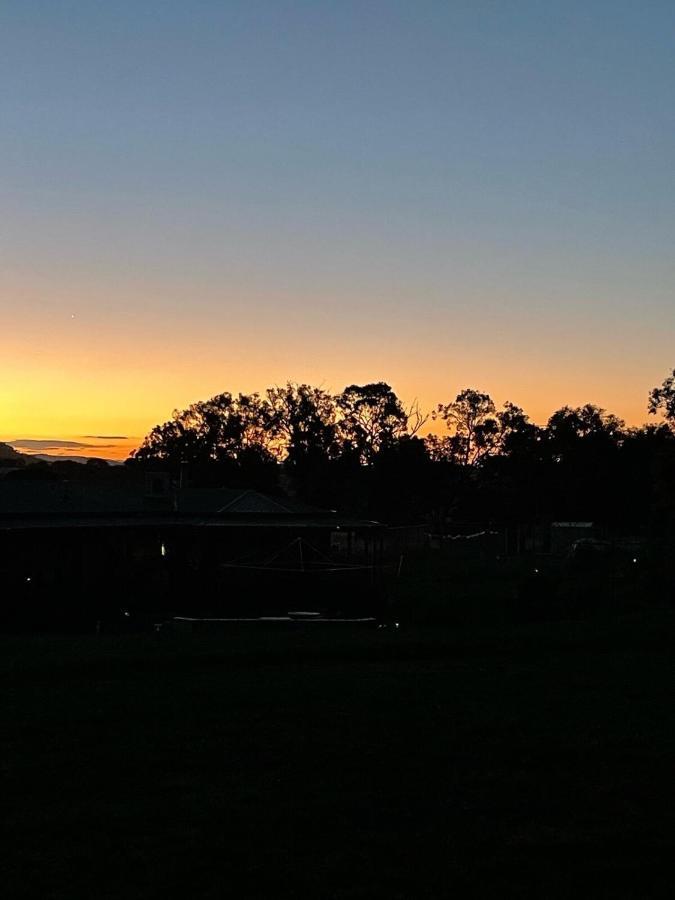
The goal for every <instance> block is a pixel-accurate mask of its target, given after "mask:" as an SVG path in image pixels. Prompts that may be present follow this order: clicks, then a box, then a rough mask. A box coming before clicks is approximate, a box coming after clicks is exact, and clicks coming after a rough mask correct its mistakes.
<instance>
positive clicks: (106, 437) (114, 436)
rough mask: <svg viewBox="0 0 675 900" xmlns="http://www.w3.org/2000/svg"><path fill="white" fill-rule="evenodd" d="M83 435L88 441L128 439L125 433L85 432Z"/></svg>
mask: <svg viewBox="0 0 675 900" xmlns="http://www.w3.org/2000/svg"><path fill="white" fill-rule="evenodd" d="M84 437H85V438H86V439H87V440H89V441H128V440H130V438H128V437H127V436H126V435H125V434H85V435H84Z"/></svg>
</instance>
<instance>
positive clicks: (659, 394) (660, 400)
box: [648, 369, 675, 427]
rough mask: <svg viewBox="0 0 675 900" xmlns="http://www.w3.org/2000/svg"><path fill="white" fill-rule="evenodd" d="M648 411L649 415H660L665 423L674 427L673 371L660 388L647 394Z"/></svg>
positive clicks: (674, 389)
mask: <svg viewBox="0 0 675 900" xmlns="http://www.w3.org/2000/svg"><path fill="white" fill-rule="evenodd" d="M648 411H649V413H650V415H656V414H657V413H661V414H662V415H663V417H664V419H665V420H666V422H667V423H668V424H669V425H670V426H671V427H675V369H673V371H672V373H671V374H670V375H669V376H668V377H667V378H665V379H664V380H663V384H662V385H661V386H660V387H655V388H653V389H652V390H651V391H650V392H649V406H648Z"/></svg>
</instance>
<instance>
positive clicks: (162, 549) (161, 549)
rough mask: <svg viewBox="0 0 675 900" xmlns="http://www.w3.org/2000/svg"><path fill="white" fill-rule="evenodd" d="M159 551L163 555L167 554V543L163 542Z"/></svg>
mask: <svg viewBox="0 0 675 900" xmlns="http://www.w3.org/2000/svg"><path fill="white" fill-rule="evenodd" d="M159 552H160V553H161V554H162V556H166V544H164V543H162V545H161V547H160V548H159Z"/></svg>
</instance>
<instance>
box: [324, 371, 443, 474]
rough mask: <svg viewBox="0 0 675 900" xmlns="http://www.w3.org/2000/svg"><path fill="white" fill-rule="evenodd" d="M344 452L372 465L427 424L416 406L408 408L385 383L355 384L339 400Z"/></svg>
mask: <svg viewBox="0 0 675 900" xmlns="http://www.w3.org/2000/svg"><path fill="white" fill-rule="evenodd" d="M336 403H337V407H338V409H339V410H340V414H341V416H340V421H339V434H340V438H341V441H342V446H343V451H345V452H347V453H351V454H352V455H353V456H354V457H355V458H356V459H357V460H358V461H359V462H360V463H362V464H365V465H372V463H373V462H374V460H375V458H376V456H377V454H378V453H381V452H383V451H384V450H386V449H388V448H390V447H392V446H393V445H394V444H395V443H396V442H397V441H398V440H400V439H401V438H403V437H406V436H407V437H413V436H414V435H415V434H416V433H417V432H418V431H419V429H420V428H421V427H422V425H423V424H424V422H425V421H426V419H425V417H424V415H423V414H422V413H421V411H420V409H419V407H418V406H417V404H416V403H413V405H412V406H411V407H410V409H405V407H404V406H403V403H402V402H401V401H400V400H399V398H398V397H397V396H396V394H395V393H394V391H393V390H392V389H391V387H390V386H389V385H388V384H386V382H384V381H378V382H374V383H372V384H364V385H358V384H351V385H349V386H348V387H346V388H345V389H344V391H342V393H341V394H339V395H338V396H337V398H336Z"/></svg>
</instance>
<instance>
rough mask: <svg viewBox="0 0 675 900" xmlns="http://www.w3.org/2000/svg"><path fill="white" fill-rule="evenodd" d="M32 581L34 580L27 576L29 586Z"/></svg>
mask: <svg viewBox="0 0 675 900" xmlns="http://www.w3.org/2000/svg"><path fill="white" fill-rule="evenodd" d="M32 580H33V579H32V578H31V577H30V575H27V576H26V581H27V582H28V583H29V584H30V582H31V581H32Z"/></svg>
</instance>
